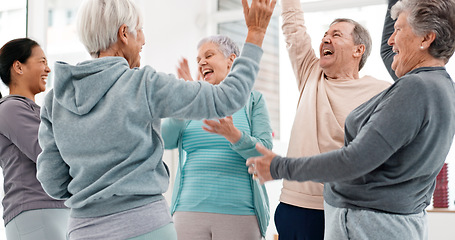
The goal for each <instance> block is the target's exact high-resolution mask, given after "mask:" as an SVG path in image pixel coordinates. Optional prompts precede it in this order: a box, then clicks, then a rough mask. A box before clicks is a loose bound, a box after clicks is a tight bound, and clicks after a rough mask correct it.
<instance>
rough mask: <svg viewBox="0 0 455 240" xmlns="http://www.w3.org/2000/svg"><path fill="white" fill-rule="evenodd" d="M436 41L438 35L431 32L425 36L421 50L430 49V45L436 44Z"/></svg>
mask: <svg viewBox="0 0 455 240" xmlns="http://www.w3.org/2000/svg"><path fill="white" fill-rule="evenodd" d="M435 39H436V33H434V32H429V33H427V34H426V35H425V36H423V39H422V43H421V45H420V46H421V48H422V47H423V48H422V49H428V48H429V47H430V45H431V44H432V43H433V42H434V40H435Z"/></svg>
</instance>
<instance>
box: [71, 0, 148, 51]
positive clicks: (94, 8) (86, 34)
mask: <svg viewBox="0 0 455 240" xmlns="http://www.w3.org/2000/svg"><path fill="white" fill-rule="evenodd" d="M142 23H143V17H142V14H141V12H140V11H139V8H138V7H137V6H136V4H134V2H133V1H131V0H86V1H85V2H84V3H83V4H82V5H81V7H80V9H79V12H78V16H77V32H78V35H79V39H80V40H81V42H82V44H84V46H85V48H86V49H87V51H88V52H89V53H90V55H91V56H92V57H94V58H96V57H98V56H99V53H100V51H104V50H106V49H108V48H109V47H110V46H111V44H113V43H115V42H117V33H118V30H119V28H120V26H122V25H123V24H126V26H127V27H128V31H129V32H130V33H132V34H133V35H134V37H136V36H137V32H136V29H140V28H142Z"/></svg>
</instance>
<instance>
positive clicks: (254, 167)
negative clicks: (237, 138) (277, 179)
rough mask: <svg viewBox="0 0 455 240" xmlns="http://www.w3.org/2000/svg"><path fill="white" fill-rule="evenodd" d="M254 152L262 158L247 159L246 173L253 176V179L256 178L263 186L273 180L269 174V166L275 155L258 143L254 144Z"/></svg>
mask: <svg viewBox="0 0 455 240" xmlns="http://www.w3.org/2000/svg"><path fill="white" fill-rule="evenodd" d="M256 150H258V152H259V153H260V154H262V156H260V157H250V158H248V160H247V161H246V165H247V166H248V172H249V173H250V174H253V177H254V178H257V179H258V180H259V182H260V183H261V184H264V183H265V182H267V181H270V180H273V178H272V174H271V173H270V165H271V164H272V160H273V158H274V157H275V156H276V154H275V153H273V152H272V151H270V150H269V149H267V148H266V147H264V146H262V145H261V144H260V143H257V144H256Z"/></svg>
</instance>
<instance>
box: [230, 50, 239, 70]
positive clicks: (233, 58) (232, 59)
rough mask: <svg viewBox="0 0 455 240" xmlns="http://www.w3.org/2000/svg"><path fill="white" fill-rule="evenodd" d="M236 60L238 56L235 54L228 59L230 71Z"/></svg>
mask: <svg viewBox="0 0 455 240" xmlns="http://www.w3.org/2000/svg"><path fill="white" fill-rule="evenodd" d="M235 58H237V56H236V55H235V54H233V53H232V54H231V55H230V56H229V58H228V69H231V67H232V63H234V60H235Z"/></svg>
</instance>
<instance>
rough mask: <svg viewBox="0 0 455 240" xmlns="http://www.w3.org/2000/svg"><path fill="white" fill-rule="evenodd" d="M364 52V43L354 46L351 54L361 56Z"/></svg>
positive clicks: (356, 56)
mask: <svg viewBox="0 0 455 240" xmlns="http://www.w3.org/2000/svg"><path fill="white" fill-rule="evenodd" d="M364 52H365V45H363V44H359V45H356V46H355V49H354V54H353V55H354V57H355V58H361V57H362V55H363V53H364Z"/></svg>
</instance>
